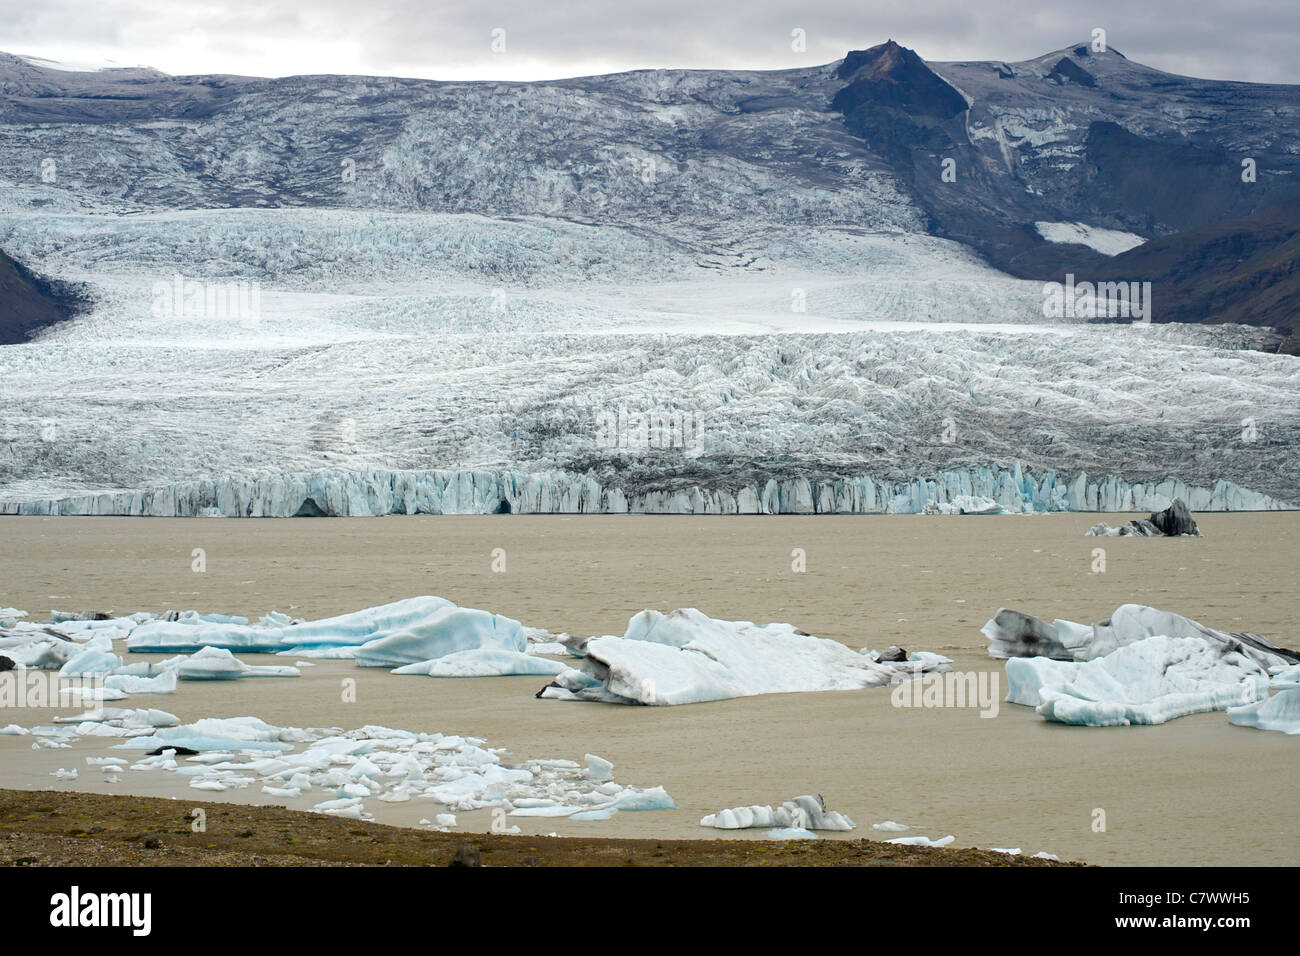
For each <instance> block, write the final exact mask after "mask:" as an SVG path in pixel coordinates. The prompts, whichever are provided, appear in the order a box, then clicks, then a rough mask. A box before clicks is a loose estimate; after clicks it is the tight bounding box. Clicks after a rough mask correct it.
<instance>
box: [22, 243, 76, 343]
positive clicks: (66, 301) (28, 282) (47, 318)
mask: <svg viewBox="0 0 1300 956" xmlns="http://www.w3.org/2000/svg"><path fill="white" fill-rule="evenodd" d="M88 303H89V299H88V297H87V296H86V293H85V291H84V290H83V289H81V288H80V287H78V286H75V285H72V284H70V283H64V282H58V281H53V280H49V279H44V278H42V277H40V276H38V275H36V274H35V273H34V272H32V271H30V270H29V269H27V268H25V267H24V266H23V265H22V264H21V263H18V262H15V261H14V260H13V259H10V258H9V257H8V256H7V255H5V254H4V252H3V251H0V345H13V344H15V343H18V342H24V341H26V340H27V339H28V338H30V337H31V335H32V334H33V333H35V332H36V331H37V330H38V329H42V328H45V327H46V326H49V325H54V324H56V323H59V322H63V321H64V320H66V319H70V318H72V317H73V316H75V315H77V314H78V313H80V312H82V311H84V309H85V308H86V306H87V304H88Z"/></svg>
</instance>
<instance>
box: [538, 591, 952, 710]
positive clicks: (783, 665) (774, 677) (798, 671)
mask: <svg viewBox="0 0 1300 956" xmlns="http://www.w3.org/2000/svg"><path fill="white" fill-rule="evenodd" d="M913 656H914V657H915V655H913ZM947 666H948V664H947V659H946V658H941V657H938V656H937V655H934V656H932V657H930V658H928V659H920V658H917V659H914V660H910V661H877V660H874V659H873V658H872V657H870V656H869V655H865V654H861V653H859V652H857V651H853V650H850V649H849V648H847V647H845V646H844V645H843V644H840V643H839V642H837V641H832V640H827V639H825V638H819V637H813V636H812V635H810V634H805V633H804V632H802V631H799V630H796V629H795V628H794V627H793V626H792V625H790V624H766V625H761V626H760V625H757V624H753V623H751V622H749V621H721V620H716V619H714V618H710V617H708V616H707V615H705V614H703V613H701V612H700V611H698V610H696V609H695V608H682V609H678V610H676V611H673V612H672V613H670V614H662V613H660V612H659V611H642V612H640V613H639V614H636V615H634V616H633V617H632V619H631V620H630V621H629V622H628V626H627V631H626V633H625V634H624V636H623V637H611V636H606V637H598V638H593V639H591V640H590V641H588V642H587V644H586V650H585V657H584V658H583V659H582V662H581V663H580V664H579V665H578V667H576V668H572V669H569V670H566V671H564V672H563V673H561V674H560V675H559V676H558V677H557V678H556V680H555V682H553V683H552V684H550V685H548V686H547V687H545V688H543V689H542V691H541V692H540V693H539V694H538V696H539V697H542V698H548V699H554V700H593V701H605V702H609V703H621V704H649V705H654V706H670V705H675V704H692V703H699V702H702V701H709V700H726V699H729V698H732V697H749V696H753V695H755V694H778V693H790V692H795V691H820V690H857V689H860V688H864V687H883V686H885V685H888V684H890V683H891V682H896V681H898V680H903V679H911V678H912V677H915V676H917V675H918V674H921V673H928V672H934V671H941V670H946V669H947Z"/></svg>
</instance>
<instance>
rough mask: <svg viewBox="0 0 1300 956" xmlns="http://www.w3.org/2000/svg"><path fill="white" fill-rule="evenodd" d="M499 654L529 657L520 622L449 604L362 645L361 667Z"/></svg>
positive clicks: (360, 653) (400, 664)
mask: <svg viewBox="0 0 1300 956" xmlns="http://www.w3.org/2000/svg"><path fill="white" fill-rule="evenodd" d="M469 650H499V651H510V652H512V653H515V654H518V655H520V656H521V657H523V656H526V652H527V650H528V640H527V638H526V636H525V635H524V628H523V625H522V624H520V623H519V622H518V621H516V620H513V619H511V618H508V617H503V616H501V615H499V614H493V613H491V612H490V611H480V610H476V609H473V608H462V607H456V606H455V605H453V604H448V605H446V606H444V607H440V608H438V609H437V610H435V611H433V612H432V613H430V614H428V615H426V616H423V617H422V618H421V619H420V620H418V621H415V622H413V623H411V624H408V625H407V626H406V627H404V628H403V629H402V630H399V631H397V632H396V633H393V634H388V635H385V636H383V637H379V638H375V639H374V640H371V641H368V642H366V643H365V644H362V645H361V650H360V651H358V652H357V657H356V661H357V664H358V665H360V666H361V667H401V666H403V665H406V664H419V663H422V662H427V661H431V660H433V659H435V658H441V657H445V656H446V655H448V654H451V653H454V652H456V651H469Z"/></svg>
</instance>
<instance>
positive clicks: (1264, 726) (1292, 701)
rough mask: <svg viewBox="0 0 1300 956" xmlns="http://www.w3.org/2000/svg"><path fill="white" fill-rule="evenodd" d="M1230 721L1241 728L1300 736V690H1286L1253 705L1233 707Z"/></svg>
mask: <svg viewBox="0 0 1300 956" xmlns="http://www.w3.org/2000/svg"><path fill="white" fill-rule="evenodd" d="M1228 720H1229V721H1231V722H1232V723H1234V724H1237V725H1238V726H1240V727H1254V728H1255V729H1256V730H1276V731H1279V732H1281V733H1284V734H1300V690H1284V691H1282V693H1280V694H1274V695H1273V696H1272V697H1269V698H1267V699H1265V700H1260V701H1256V702H1255V703H1253V704H1244V705H1242V706H1241V707H1231V708H1229V709H1228Z"/></svg>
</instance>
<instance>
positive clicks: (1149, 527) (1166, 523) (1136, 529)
mask: <svg viewBox="0 0 1300 956" xmlns="http://www.w3.org/2000/svg"><path fill="white" fill-rule="evenodd" d="M1088 534H1089V535H1095V536H1097V537H1115V536H1119V537H1121V538H1127V537H1137V538H1177V537H1180V536H1182V535H1187V536H1189V537H1197V538H1199V537H1201V529H1200V528H1198V527H1196V521H1195V519H1194V518H1192V512H1191V511H1190V510H1189V509H1188V507H1187V505H1185V504H1183V499H1181V498H1175V499H1174V500H1173V503H1172V504H1171V505H1170V506H1169V507H1168V508H1166V509H1165V510H1164V511H1157V512H1155V513H1154V514H1153V515H1151V517H1150V518H1149V519H1148V518H1140V519H1138V520H1136V521H1130V522H1129V523H1128V524H1124V525H1120V526H1119V527H1118V528H1112V527H1110V526H1109V525H1108V524H1106V523H1105V522H1104V521H1103V522H1102V523H1100V524H1096V525H1093V526H1092V528H1091V529H1089V531H1088Z"/></svg>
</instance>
